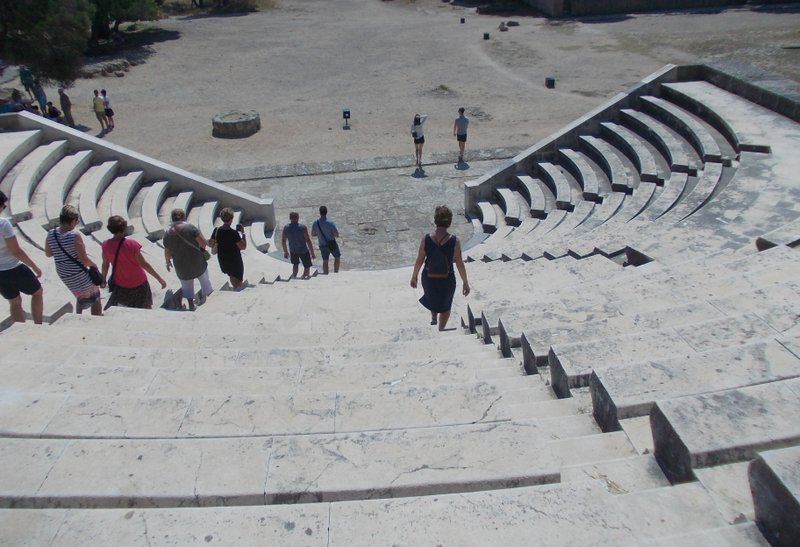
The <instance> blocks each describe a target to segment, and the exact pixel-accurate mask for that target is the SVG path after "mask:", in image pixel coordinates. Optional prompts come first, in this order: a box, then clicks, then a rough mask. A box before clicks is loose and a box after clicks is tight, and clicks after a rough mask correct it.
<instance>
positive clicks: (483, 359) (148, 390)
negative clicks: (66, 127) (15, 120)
mask: <svg viewBox="0 0 800 547" xmlns="http://www.w3.org/2000/svg"><path fill="white" fill-rule="evenodd" d="M31 357H34V356H31ZM102 359H103V354H102V353H101V354H100V356H99V357H98V358H97V359H96V362H95V363H94V364H90V363H89V362H86V361H87V360H84V362H83V363H81V364H79V365H67V364H63V363H60V362H58V360H53V359H50V360H48V359H44V360H43V361H42V362H37V361H31V360H27V361H22V360H21V358H19V357H17V356H15V355H9V356H8V358H7V359H6V360H5V362H4V365H3V368H2V371H3V375H4V378H5V380H4V384H3V385H4V387H5V388H6V389H8V390H15V391H20V392H31V393H37V394H68V395H87V396H88V395H94V394H98V393H103V394H118V395H140V396H152V397H177V396H183V395H187V394H192V395H204V396H207V395H229V394H240V395H243V394H262V395H263V394H269V393H277V392H280V393H284V394H292V393H297V392H302V393H315V392H325V391H351V390H366V389H387V388H389V387H393V386H432V385H438V384H458V383H470V382H478V381H488V382H497V381H499V380H506V379H517V380H518V381H519V383H520V387H523V386H526V385H529V382H528V381H527V379H526V378H525V376H524V375H523V373H522V370H521V369H520V367H519V365H518V363H517V362H516V361H515V360H512V359H497V358H494V357H492V356H487V355H486V354H485V353H482V352H481V353H474V354H469V353H465V354H464V355H462V356H458V357H455V356H454V357H442V358H431V359H419V360H391V361H385V362H374V363H368V364H367V363H326V364H323V365H320V364H319V363H316V362H307V363H299V362H296V363H284V364H283V365H279V364H278V365H274V366H273V365H270V361H269V360H264V362H263V364H262V363H255V362H254V363H251V364H246V363H244V362H240V361H237V360H236V359H235V358H232V359H230V360H228V361H224V360H222V361H220V362H212V363H209V364H208V365H207V366H204V367H203V368H195V367H186V366H183V367H180V366H179V367H174V366H172V365H171V363H169V362H164V363H159V365H158V366H152V365H151V363H140V362H139V361H140V360H139V359H130V360H129V361H124V360H122V359H120V362H117V363H106V362H103V360H102Z"/></svg>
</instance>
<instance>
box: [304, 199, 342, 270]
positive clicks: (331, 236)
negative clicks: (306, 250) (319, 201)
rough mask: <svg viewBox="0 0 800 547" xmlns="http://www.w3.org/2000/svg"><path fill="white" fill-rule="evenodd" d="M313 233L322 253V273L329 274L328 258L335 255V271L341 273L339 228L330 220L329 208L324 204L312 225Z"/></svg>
mask: <svg viewBox="0 0 800 547" xmlns="http://www.w3.org/2000/svg"><path fill="white" fill-rule="evenodd" d="M311 235H312V236H316V237H317V243H319V254H321V255H322V273H324V274H325V275H328V260H329V258H330V255H333V273H339V266H340V264H341V256H342V251H341V250H340V249H339V242H338V241H336V238H338V237H339V230H337V229H336V223H335V222H333V221H332V220H328V208H327V207H325V206H324V205H323V206H321V207H320V208H319V218H318V219H317V220H315V221H314V224H312V225H311Z"/></svg>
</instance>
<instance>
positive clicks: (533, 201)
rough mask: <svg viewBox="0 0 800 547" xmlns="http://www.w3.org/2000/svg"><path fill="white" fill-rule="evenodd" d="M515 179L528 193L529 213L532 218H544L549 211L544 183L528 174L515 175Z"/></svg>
mask: <svg viewBox="0 0 800 547" xmlns="http://www.w3.org/2000/svg"><path fill="white" fill-rule="evenodd" d="M517 180H518V181H519V182H520V184H522V188H523V189H524V190H525V193H526V194H527V195H528V202H529V203H530V213H531V216H532V217H534V218H544V217H545V216H547V212H548V211H549V209H548V207H547V197H546V196H545V192H544V183H543V182H541V181H539V180H537V179H534V178H533V177H530V176H528V175H517Z"/></svg>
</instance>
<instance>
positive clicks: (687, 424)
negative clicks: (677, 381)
mask: <svg viewBox="0 0 800 547" xmlns="http://www.w3.org/2000/svg"><path fill="white" fill-rule="evenodd" d="M798 412H800V379H793V380H783V381H779V382H771V383H767V384H762V385H758V386H750V387H745V388H740V389H732V390H727V391H721V392H717V393H707V394H702V395H695V396H688V397H680V398H677V399H669V400H665V401H658V402H656V404H655V405H654V407H653V410H652V411H651V413H650V423H651V426H652V428H653V440H654V442H655V454H656V459H658V462H659V464H660V465H661V468H662V469H663V470H664V473H665V474H666V475H667V477H669V478H670V480H671V481H673V482H683V481H688V480H692V478H694V473H693V470H694V469H696V468H699V467H710V466H714V465H720V464H725V463H733V462H740V461H747V460H750V459H753V458H755V457H756V455H757V453H758V452H759V451H761V450H766V449H771V448H780V447H785V446H791V445H793V444H797V443H800V425H798V423H797V420H796V419H795V417H796V416H797V415H798Z"/></svg>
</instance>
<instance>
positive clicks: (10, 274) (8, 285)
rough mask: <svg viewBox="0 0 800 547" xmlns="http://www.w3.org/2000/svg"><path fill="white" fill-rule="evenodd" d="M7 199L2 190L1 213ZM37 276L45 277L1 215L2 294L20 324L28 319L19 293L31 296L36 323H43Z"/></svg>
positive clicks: (0, 262)
mask: <svg viewBox="0 0 800 547" xmlns="http://www.w3.org/2000/svg"><path fill="white" fill-rule="evenodd" d="M7 202H8V198H7V197H6V195H5V194H4V193H3V192H0V212H1V211H3V210H4V209H5V208H6V203H7ZM38 277H42V270H40V269H39V267H38V266H37V265H36V263H35V262H34V261H33V260H31V259H30V257H29V256H28V253H26V252H25V251H23V250H22V248H21V247H20V246H19V242H18V241H17V236H16V235H14V227H13V226H12V225H11V222H10V221H9V220H8V219H7V218H2V217H0V294H2V295H3V298H5V299H6V300H8V304H9V306H10V310H11V318H12V319H14V321H17V322H18V323H24V322H25V310H23V309H22V296H20V293H25V294H28V295H30V297H31V315H32V316H33V322H34V323H36V324H38V325H41V324H42V310H43V308H44V303H43V298H42V293H43V291H42V285H41V283H39V280H38V279H37V278H38Z"/></svg>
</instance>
